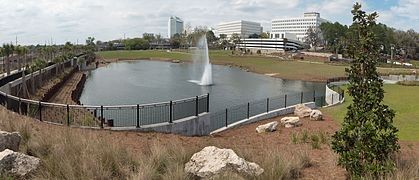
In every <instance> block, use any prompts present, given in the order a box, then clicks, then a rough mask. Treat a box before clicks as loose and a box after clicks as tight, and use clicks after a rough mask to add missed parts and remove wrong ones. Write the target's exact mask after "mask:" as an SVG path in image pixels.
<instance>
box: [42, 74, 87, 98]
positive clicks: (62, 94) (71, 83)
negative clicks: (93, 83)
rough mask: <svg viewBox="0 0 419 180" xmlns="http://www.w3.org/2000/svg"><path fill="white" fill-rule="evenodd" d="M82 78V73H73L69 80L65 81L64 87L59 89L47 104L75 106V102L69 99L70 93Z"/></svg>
mask: <svg viewBox="0 0 419 180" xmlns="http://www.w3.org/2000/svg"><path fill="white" fill-rule="evenodd" d="M82 76H83V72H80V71H78V72H76V73H74V74H73V75H72V76H71V77H70V79H68V80H67V82H66V83H65V84H64V86H63V87H61V88H60V90H59V91H58V92H57V93H55V95H54V96H53V97H52V98H51V99H50V101H49V102H53V103H61V104H76V102H74V101H73V100H72V99H71V92H72V91H73V90H75V89H76V87H77V84H78V83H79V81H80V80H81V78H82Z"/></svg>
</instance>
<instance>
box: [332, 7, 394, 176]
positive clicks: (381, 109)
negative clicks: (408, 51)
mask: <svg viewBox="0 0 419 180" xmlns="http://www.w3.org/2000/svg"><path fill="white" fill-rule="evenodd" d="M352 14H353V25H352V26H353V27H354V29H355V33H354V34H355V36H356V37H355V38H356V39H357V41H354V42H353V44H352V47H354V51H353V53H354V57H355V59H354V60H353V62H352V63H351V67H350V69H346V72H347V73H348V74H349V87H348V91H349V95H350V96H352V97H353V103H352V104H351V105H350V106H349V107H348V112H347V114H346V117H345V119H344V122H343V124H342V128H341V129H340V130H339V131H338V132H336V133H335V134H334V135H333V140H332V149H333V150H334V151H335V152H336V153H337V154H338V155H339V156H340V157H339V159H338V164H339V165H341V166H342V167H344V168H345V169H346V170H347V171H348V173H349V175H350V176H351V177H353V178H357V177H358V178H359V177H369V176H372V177H375V178H378V177H381V176H383V175H385V174H386V173H389V172H391V171H392V170H393V169H394V167H395V163H394V160H393V155H394V153H395V152H397V151H398V150H399V149H400V146H399V145H398V137H397V134H396V133H397V131H398V130H397V128H396V127H394V126H393V118H394V116H395V114H394V111H393V110H391V109H390V108H389V107H388V106H386V105H384V104H382V101H383V98H384V90H383V81H382V80H381V79H380V76H379V74H378V72H377V68H376V65H377V62H378V57H379V56H378V52H379V45H378V44H377V43H376V41H375V35H374V33H373V32H372V31H371V28H372V27H373V26H374V25H375V21H376V18H377V17H378V15H377V13H375V12H374V13H372V14H366V13H365V12H364V11H362V10H361V5H360V4H358V3H356V4H355V5H354V6H353V10H352Z"/></svg>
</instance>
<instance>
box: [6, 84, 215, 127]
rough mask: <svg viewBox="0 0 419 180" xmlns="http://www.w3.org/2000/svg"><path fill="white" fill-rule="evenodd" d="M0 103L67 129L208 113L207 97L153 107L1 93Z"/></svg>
mask: <svg viewBox="0 0 419 180" xmlns="http://www.w3.org/2000/svg"><path fill="white" fill-rule="evenodd" d="M0 104H1V105H3V106H5V107H6V108H7V109H8V110H11V111H14V112H16V113H19V114H22V115H26V116H29V117H32V118H36V119H38V120H40V121H44V122H50V123H56V124H62V125H68V126H89V127H100V128H104V127H140V126H143V125H151V124H159V123H165V122H167V123H172V122H174V121H176V120H179V119H183V118H187V117H191V116H198V115H199V114H201V113H204V112H209V94H206V95H201V96H196V97H193V98H187V99H182V100H176V101H169V102H161V103H153V104H142V105H140V104H137V105H120V106H86V105H68V104H56V103H47V102H41V101H34V100H29V99H23V98H19V97H16V96H11V95H8V94H6V93H4V92H1V91H0Z"/></svg>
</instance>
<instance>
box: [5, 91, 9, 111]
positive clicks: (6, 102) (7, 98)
mask: <svg viewBox="0 0 419 180" xmlns="http://www.w3.org/2000/svg"><path fill="white" fill-rule="evenodd" d="M5 96H6V101H4V104H5V106H6V109H9V97H7V94H6V95H5Z"/></svg>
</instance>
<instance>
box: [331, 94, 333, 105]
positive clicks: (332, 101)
mask: <svg viewBox="0 0 419 180" xmlns="http://www.w3.org/2000/svg"><path fill="white" fill-rule="evenodd" d="M331 105H333V93H332V104H331Z"/></svg>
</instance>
